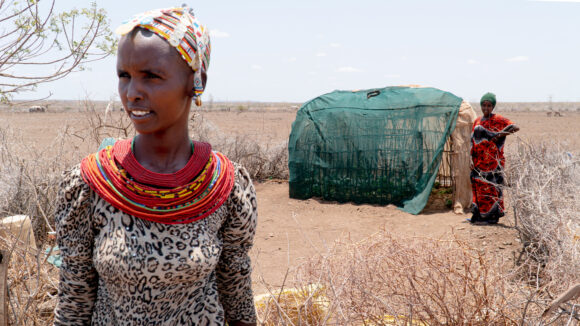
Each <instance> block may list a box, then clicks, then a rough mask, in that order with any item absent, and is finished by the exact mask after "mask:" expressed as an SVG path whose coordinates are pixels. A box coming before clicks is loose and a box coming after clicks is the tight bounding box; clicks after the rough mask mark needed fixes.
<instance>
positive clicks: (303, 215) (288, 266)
mask: <svg viewBox="0 0 580 326" xmlns="http://www.w3.org/2000/svg"><path fill="white" fill-rule="evenodd" d="M500 109H501V108H500ZM478 113H479V112H478ZM499 113H501V114H503V115H505V116H507V117H508V118H510V119H512V120H513V121H515V122H516V124H517V125H519V126H520V127H521V131H520V132H519V133H518V135H517V138H519V140H521V141H522V142H524V143H526V142H528V143H537V142H540V141H547V142H550V141H559V142H561V144H562V145H561V146H562V150H565V151H571V152H574V149H575V148H579V147H578V145H580V137H578V135H579V131H578V127H577V126H579V125H580V113H576V112H566V113H564V116H563V117H554V116H548V115H547V114H546V113H545V112H501V110H500V112H499ZM83 115H84V114H83V113H50V112H49V113H10V112H6V111H4V112H1V111H0V122H1V123H2V126H3V127H7V126H8V127H10V128H13V129H14V130H18V131H21V132H22V135H23V138H22V141H23V142H24V143H25V146H31V147H34V146H40V147H46V146H49V144H50V141H51V140H52V139H54V138H55V137H56V135H57V134H58V133H59V132H60V131H61V130H62V128H64V127H65V126H69V127H70V128H73V129H74V128H82V127H83V121H84V116H83ZM295 115H296V113H295V111H294V110H274V111H252V110H251V109H249V110H246V111H243V112H242V111H237V112H234V111H232V112H201V113H199V116H198V118H199V119H203V121H204V123H207V124H211V125H212V127H214V128H218V129H219V130H220V131H221V132H223V133H224V134H225V135H230V136H245V137H252V138H254V139H256V140H260V141H262V142H267V143H269V144H271V145H276V144H284V143H285V142H286V141H287V139H288V135H289V134H290V130H291V125H292V122H293V120H294V118H295ZM85 127H86V126H85ZM517 140H518V139H516V136H511V137H510V138H508V142H507V143H508V144H507V146H506V154H507V156H508V159H509V152H510V151H514V150H517V146H515V143H516V141H517ZM85 150H87V149H85ZM79 151H83V149H79ZM508 164H509V161H508ZM255 186H256V190H257V194H258V214H259V222H258V223H259V224H258V230H257V234H256V239H255V246H254V248H253V249H252V253H251V255H252V258H253V264H254V275H253V280H254V290H255V292H256V293H263V292H265V291H266V289H267V287H272V288H277V287H280V286H281V285H282V283H283V281H284V276H285V275H286V273H287V271H290V272H291V271H292V270H294V269H295V268H296V267H297V266H299V265H300V264H301V263H302V262H304V261H305V260H307V259H309V258H310V257H312V256H314V255H317V254H323V253H324V252H325V251H326V250H327V248H329V247H330V246H332V244H333V242H334V241H335V240H337V239H344V238H349V239H351V240H354V241H358V240H361V239H363V238H365V237H367V236H369V235H372V234H374V233H376V232H378V231H379V230H383V229H384V230H387V231H389V232H392V233H393V234H395V235H397V236H400V237H423V238H448V237H451V236H457V237H459V238H462V239H468V240H469V241H470V242H471V243H472V245H473V246H474V247H476V248H485V249H486V250H488V251H489V252H491V253H494V254H501V255H506V257H508V258H510V259H514V257H515V256H516V255H517V254H518V251H519V247H520V246H519V243H518V241H517V237H516V232H515V230H514V229H513V225H514V219H513V216H512V214H511V211H510V213H508V216H506V217H505V218H503V219H502V220H500V224H498V225H495V226H473V225H470V224H468V223H467V222H465V218H467V217H469V215H456V214H454V213H453V212H452V211H449V210H434V209H426V210H424V211H423V212H422V213H421V214H419V215H411V214H407V213H404V212H402V211H400V210H399V209H397V208H396V207H394V206H392V205H390V206H376V205H355V204H339V203H335V202H325V201H320V200H317V199H309V200H295V199H290V198H289V197H288V183H287V182H280V181H269V182H264V183H258V182H256V183H255ZM290 281H291V280H289V281H288V282H290ZM286 285H288V284H286Z"/></svg>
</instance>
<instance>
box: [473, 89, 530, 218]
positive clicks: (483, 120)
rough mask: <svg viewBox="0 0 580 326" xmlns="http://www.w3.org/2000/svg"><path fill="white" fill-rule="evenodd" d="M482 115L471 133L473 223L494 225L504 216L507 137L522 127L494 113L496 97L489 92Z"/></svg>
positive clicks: (485, 96)
mask: <svg viewBox="0 0 580 326" xmlns="http://www.w3.org/2000/svg"><path fill="white" fill-rule="evenodd" d="M480 104H481V112H482V113H483V116H482V117H478V118H477V119H476V120H475V122H474V123H473V130H472V132H471V159H472V169H471V189H472V193H473V203H472V212H473V216H472V217H471V219H468V221H469V222H471V223H477V222H482V223H488V224H495V223H497V222H498V220H499V218H500V217H502V216H504V205H503V192H502V187H503V184H504V175H503V170H504V166H505V158H504V156H503V147H504V144H505V137H506V136H507V135H510V134H513V133H514V132H516V131H518V130H520V128H519V127H518V126H516V125H515V124H514V123H513V122H512V121H511V120H509V119H507V118H505V117H502V116H501V115H499V114H494V113H493V109H494V108H495V104H496V98H495V95H494V94H493V93H486V94H485V95H483V97H482V98H481V101H480Z"/></svg>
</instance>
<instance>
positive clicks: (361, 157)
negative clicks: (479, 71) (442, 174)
mask: <svg viewBox="0 0 580 326" xmlns="http://www.w3.org/2000/svg"><path fill="white" fill-rule="evenodd" d="M462 102H463V100H462V99H461V98H460V97H457V96H455V95H453V94H451V93H449V92H445V91H442V90H439V89H436V88H416V87H386V88H378V89H370V90H361V91H334V92H332V93H328V94H325V95H322V96H319V97H317V98H315V99H313V100H311V101H309V102H307V103H305V104H304V105H303V106H302V107H301V108H300V110H298V112H297V114H296V120H295V121H294V123H293V124H292V132H291V134H290V139H289V144H288V151H289V162H288V165H289V170H290V182H289V183H290V197H291V198H298V199H307V198H310V197H319V198H322V199H325V200H335V201H338V202H355V203H373V204H383V205H384V204H395V205H397V206H399V207H401V208H402V210H404V211H406V212H409V213H412V214H418V213H420V212H421V210H422V209H423V208H424V207H425V205H426V203H427V200H428V198H429V194H430V192H431V188H432V187H433V184H434V182H435V179H436V177H437V172H438V170H439V165H440V163H441V158H442V154H443V149H444V146H445V142H446V141H447V139H448V138H449V137H450V135H451V134H452V132H453V130H454V128H455V125H456V123H457V119H458V113H459V109H460V106H461V105H462ZM463 103H465V102H463ZM470 109H471V108H470ZM471 111H472V110H471ZM465 155H469V154H468V153H465ZM467 157H468V156H467ZM467 173H468V172H467Z"/></svg>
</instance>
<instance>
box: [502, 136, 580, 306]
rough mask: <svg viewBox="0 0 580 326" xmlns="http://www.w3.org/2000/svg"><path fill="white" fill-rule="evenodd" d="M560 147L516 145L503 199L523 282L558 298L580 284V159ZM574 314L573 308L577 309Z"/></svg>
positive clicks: (545, 144) (521, 142)
mask: <svg viewBox="0 0 580 326" xmlns="http://www.w3.org/2000/svg"><path fill="white" fill-rule="evenodd" d="M577 155H578V154H574V153H571V152H567V151H566V150H564V149H563V147H562V145H561V144H559V143H541V144H529V143H527V142H524V141H520V142H519V143H518V145H517V148H516V150H514V151H512V153H511V155H510V157H508V160H509V165H508V170H507V177H508V178H507V180H508V184H509V188H508V191H507V194H508V199H509V202H510V204H511V206H512V207H513V209H514V213H515V218H516V219H515V222H516V226H515V227H516V229H517V230H518V233H519V237H520V238H521V240H522V243H523V245H524V248H523V251H522V255H521V257H520V260H522V262H523V266H525V267H526V270H525V271H526V273H527V274H528V278H529V279H530V280H533V281H535V282H537V283H538V284H540V285H542V286H543V287H545V289H546V291H547V293H553V294H556V293H559V292H561V291H563V290H565V289H566V288H568V287H569V286H570V285H572V284H574V283H578V282H580V157H578V156H577ZM576 309H577V311H578V308H576Z"/></svg>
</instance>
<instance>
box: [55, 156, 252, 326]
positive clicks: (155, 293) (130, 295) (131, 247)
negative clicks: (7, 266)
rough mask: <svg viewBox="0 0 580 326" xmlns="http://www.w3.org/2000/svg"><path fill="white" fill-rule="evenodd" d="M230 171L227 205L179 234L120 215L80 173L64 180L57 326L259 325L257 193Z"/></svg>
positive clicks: (241, 172)
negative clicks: (253, 251) (254, 278)
mask: <svg viewBox="0 0 580 326" xmlns="http://www.w3.org/2000/svg"><path fill="white" fill-rule="evenodd" d="M234 166H235V185H234V188H233V190H232V192H231V194H230V196H229V198H228V200H227V201H226V202H225V203H224V204H223V205H222V206H221V207H220V208H218V210H217V211H215V212H214V213H213V214H211V215H209V216H208V217H206V218H204V219H202V220H199V221H195V222H192V223H189V224H177V225H167V224H160V223H155V222H149V221H146V220H142V219H139V218H137V217H134V216H132V215H129V214H126V213H124V212H122V211H120V210H119V209H117V208H115V207H113V206H112V205H110V204H109V203H107V202H106V201H105V200H103V199H102V198H100V197H99V196H97V195H96V193H95V192H94V191H93V190H91V188H90V187H89V186H88V185H87V184H86V183H85V182H84V181H83V179H82V177H81V174H80V167H79V166H76V167H74V168H73V169H71V170H69V171H67V172H65V175H64V179H63V181H62V184H61V190H60V193H59V201H58V208H57V213H56V227H57V238H58V245H59V247H60V250H61V254H62V258H63V262H62V267H61V270H60V288H59V293H58V304H57V307H56V310H55V325H224V324H225V323H226V321H234V320H238V321H243V322H255V320H256V313H255V308H254V302H253V295H252V288H251V278H250V274H251V265H250V258H249V256H248V251H249V250H250V248H251V247H252V243H253V238H254V234H255V232H256V219H257V213H256V212H257V206H256V193H255V190H254V186H253V185H252V182H251V180H250V177H249V175H248V173H247V172H246V170H245V169H244V168H243V167H241V166H240V165H237V164H234Z"/></svg>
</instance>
